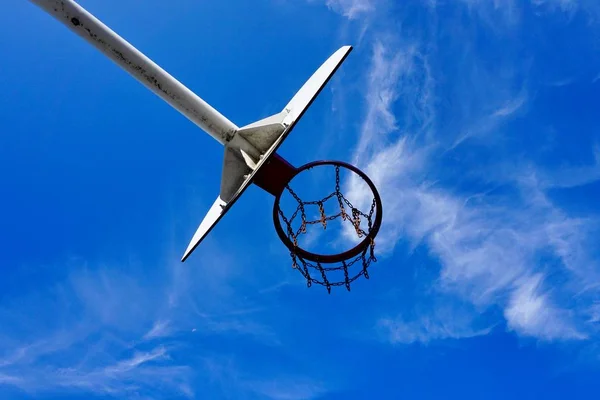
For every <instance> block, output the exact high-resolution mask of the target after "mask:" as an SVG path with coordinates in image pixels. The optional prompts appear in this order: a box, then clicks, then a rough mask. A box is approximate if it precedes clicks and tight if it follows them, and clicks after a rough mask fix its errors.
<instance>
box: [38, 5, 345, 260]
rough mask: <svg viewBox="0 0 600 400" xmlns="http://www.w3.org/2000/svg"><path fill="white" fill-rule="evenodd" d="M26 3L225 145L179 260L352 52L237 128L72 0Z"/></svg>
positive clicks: (334, 59) (332, 60)
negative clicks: (211, 196) (209, 201)
mask: <svg viewBox="0 0 600 400" xmlns="http://www.w3.org/2000/svg"><path fill="white" fill-rule="evenodd" d="M30 1H31V2H32V3H34V4H36V5H38V6H39V7H41V8H42V9H43V10H45V11H46V12H48V13H49V14H50V15H52V16H53V17H54V18H56V19H57V20H58V21H60V22H61V23H63V24H64V25H65V26H67V27H68V28H69V29H70V30H72V31H73V32H75V33H76V34H77V35H79V36H80V37H82V38H83V39H85V40H86V41H87V42H89V43H90V44H92V45H93V46H94V47H96V48H97V49H98V50H100V51H101V52H102V53H103V54H105V55H106V56H107V57H109V58H110V59H111V60H112V61H114V62H115V63H116V64H117V65H118V66H120V67H121V68H123V69H124V70H125V71H127V72H128V73H129V74H131V75H132V76H133V77H134V78H136V79H137V80H138V81H140V82H141V83H142V84H144V85H145V86H146V87H148V88H149V89H150V90H152V92H154V93H155V94H157V95H158V96H160V97H161V98H162V99H163V100H165V101H166V102H167V103H169V104H170V105H171V106H172V107H174V108H175V109H177V110H178V111H179V112H181V113H182V114H183V115H185V116H186V117H187V118H188V119H190V120H191V121H192V122H193V123H195V124H196V125H198V126H199V127H200V128H202V129H203V130H204V131H206V132H207V133H208V134H209V135H211V136H212V137H213V138H215V139H216V140H218V141H219V142H220V143H221V144H224V145H225V154H224V159H223V171H222V176H221V189H220V192H219V196H218V197H217V200H216V201H215V202H214V204H213V205H212V207H211V208H210V210H209V211H208V213H207V214H206V216H205V217H204V219H203V220H202V223H201V224H200V226H199V227H198V229H197V230H196V233H195V234H194V237H193V238H192V241H191V242H190V244H189V246H188V247H187V249H186V251H185V253H184V255H183V258H182V260H181V261H185V259H186V258H187V257H189V255H190V254H191V253H192V251H194V249H195V248H196V247H197V246H198V245H199V244H200V242H201V241H202V240H203V239H204V238H205V237H206V235H207V234H208V233H209V232H210V231H211V230H212V228H213V227H214V226H215V225H216V224H217V222H219V220H220V219H221V218H222V217H223V216H224V215H225V213H226V212H227V211H228V210H229V209H230V208H231V206H232V205H233V204H234V203H235V201H236V200H237V199H238V198H239V197H240V196H241V195H242V193H243V192H244V191H245V190H246V188H247V187H248V186H249V185H250V183H251V182H252V178H253V177H254V175H255V174H256V173H257V171H258V170H259V169H260V167H261V166H262V165H264V163H265V162H266V161H267V160H268V159H269V157H270V156H271V155H272V154H273V153H274V152H275V151H276V150H277V148H279V146H280V145H281V143H282V142H283V140H285V138H286V137H287V135H288V134H289V133H290V132H291V131H292V129H293V128H294V126H295V124H296V122H298V120H299V119H300V118H301V117H302V115H303V114H304V112H305V111H306V110H307V108H308V107H309V106H310V104H311V103H312V102H313V100H314V99H315V97H316V96H317V95H318V94H319V92H320V91H321V89H322V88H323V87H324V86H325V84H326V83H327V82H328V81H329V79H330V78H331V76H332V75H333V74H334V73H335V71H336V70H337V68H338V67H339V66H340V65H341V64H342V62H343V61H344V60H345V59H346V57H347V56H348V54H349V53H350V51H351V50H352V47H351V46H344V47H342V48H340V49H339V50H338V51H336V52H335V53H334V54H333V55H332V56H331V57H329V58H328V59H327V61H325V63H323V65H321V67H320V68H319V69H318V70H317V71H316V72H315V73H314V74H313V75H312V76H311V77H310V79H309V80H308V81H307V82H306V83H305V84H304V85H303V86H302V88H301V89H300V90H299V91H298V93H296V95H295V96H294V97H293V98H292V100H290V102H289V103H288V104H287V105H286V106H285V108H284V109H283V110H282V111H281V112H280V113H278V114H275V115H272V116H270V117H268V118H265V119H262V120H260V121H257V122H255V123H252V124H250V125H247V126H245V127H242V128H241V129H240V128H238V127H237V126H236V125H235V124H234V123H232V122H231V121H229V120H228V119H227V118H226V117H224V116H223V115H221V114H220V113H219V112H218V111H217V110H215V109H214V108H212V107H211V106H210V105H209V104H207V103H206V102H205V101H204V100H202V99H201V98H200V97H198V96H197V95H196V94H194V93H193V92H192V91H190V90H189V89H188V88H187V87H185V86H184V85H183V84H181V83H180V82H179V81H177V80H176V79H175V78H174V77H172V76H171V75H169V74H168V73H167V72H166V71H165V70H163V69H162V68H160V67H159V66H158V65H157V64H155V63H154V62H153V61H152V60H150V59H149V58H148V57H146V56H145V55H144V54H142V53H141V52H140V51H139V50H137V49H136V48H135V47H133V46H132V45H131V44H129V43H128V42H127V41H125V40H124V39H123V38H121V37H120V36H119V35H117V34H116V33H115V32H113V31H112V30H111V29H110V28H108V27H107V26H106V25H104V24H103V23H102V22H100V21H99V20H98V19H97V18H96V17H94V16H93V15H92V14H90V13H89V12H88V11H86V10H85V9H84V8H83V7H81V6H80V5H78V4H77V3H75V2H74V1H73V0H30Z"/></svg>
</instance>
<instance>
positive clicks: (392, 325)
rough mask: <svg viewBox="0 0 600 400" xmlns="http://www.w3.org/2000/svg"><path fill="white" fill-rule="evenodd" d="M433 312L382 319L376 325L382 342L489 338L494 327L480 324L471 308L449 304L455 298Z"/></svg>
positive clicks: (420, 310) (427, 311) (432, 310)
mask: <svg viewBox="0 0 600 400" xmlns="http://www.w3.org/2000/svg"><path fill="white" fill-rule="evenodd" d="M446 301H447V302H440V303H442V304H437V305H434V306H433V307H431V309H419V310H418V311H417V312H416V313H415V314H418V315H417V316H415V317H413V318H406V317H404V316H402V315H400V316H395V317H384V318H381V319H380V320H379V321H378V323H377V325H378V329H379V331H380V333H382V335H383V340H384V341H385V342H389V343H392V344H411V343H416V342H418V343H425V344H427V343H429V342H432V341H438V340H444V339H463V338H472V337H476V336H482V335H487V334H488V333H489V332H490V331H491V330H492V326H488V325H486V324H485V323H484V322H480V321H477V313H476V312H474V310H471V309H470V308H469V307H464V306H463V307H460V306H454V305H450V304H453V303H454V302H453V301H452V299H446ZM444 303H445V304H444Z"/></svg>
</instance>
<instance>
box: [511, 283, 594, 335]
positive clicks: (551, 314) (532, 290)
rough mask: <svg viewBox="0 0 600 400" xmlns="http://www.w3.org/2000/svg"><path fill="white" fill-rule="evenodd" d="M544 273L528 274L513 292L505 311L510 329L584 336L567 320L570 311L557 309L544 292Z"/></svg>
mask: <svg viewBox="0 0 600 400" xmlns="http://www.w3.org/2000/svg"><path fill="white" fill-rule="evenodd" d="M542 279H543V276H542V274H535V275H532V276H529V277H525V278H523V279H522V281H520V282H518V285H517V288H516V290H515V291H513V292H512V294H511V296H510V301H509V303H508V306H507V307H506V309H505V310H504V315H505V316H506V320H507V323H508V327H509V328H510V329H514V330H516V331H518V332H519V333H520V334H522V335H527V336H533V337H538V338H543V339H546V340H552V339H585V338H586V335H584V334H582V333H580V332H578V331H577V330H575V329H574V328H573V327H572V326H571V324H570V323H569V321H568V315H567V312H565V311H563V310H559V309H556V308H555V307H554V306H553V305H552V304H551V303H550V300H549V298H548V296H547V294H544V293H543V292H542V288H541V286H542Z"/></svg>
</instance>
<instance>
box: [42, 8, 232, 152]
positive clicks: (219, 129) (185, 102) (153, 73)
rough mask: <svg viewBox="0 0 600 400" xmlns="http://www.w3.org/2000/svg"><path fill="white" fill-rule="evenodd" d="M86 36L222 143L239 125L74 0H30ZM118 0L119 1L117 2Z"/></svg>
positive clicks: (90, 41)
mask: <svg viewBox="0 0 600 400" xmlns="http://www.w3.org/2000/svg"><path fill="white" fill-rule="evenodd" d="M30 1H31V2H32V3H34V4H36V5H37V6H39V7H40V8H42V9H43V10H44V11H46V12H47V13H48V14H50V15H52V16H53V17H54V18H56V19H57V20H58V21H60V22H61V23H62V24H63V25H65V26H66V27H67V28H69V29H70V30H71V31H73V32H75V33H76V34H77V35H79V36H80V37H82V38H83V39H85V40H86V41H87V42H88V43H90V44H91V45H93V46H94V47H96V48H97V49H98V50H100V51H101V52H102V53H103V54H104V55H106V56H107V57H108V58H110V59H111V60H112V61H114V62H115V63H116V64H117V65H118V66H119V67H121V68H122V69H124V70H125V71H127V72H128V73H129V74H130V75H132V76H133V77H134V78H136V79H137V80H138V81H140V82H141V83H142V84H144V86H146V87H147V88H148V89H150V90H151V91H152V92H154V93H155V94H157V95H158V96H160V97H161V98H162V99H163V100H165V101H166V102H167V103H169V104H170V105H171V106H172V107H173V108H175V109H176V110H177V111H179V112H180V113H182V114H183V115H185V116H186V117H187V118H188V119H189V120H190V121H192V122H193V123H194V124H196V125H197V126H198V127H200V128H202V129H203V130H204V131H206V132H207V133H208V134H210V135H211V136H212V137H214V138H215V139H216V140H218V141H219V142H220V143H222V144H224V143H226V142H228V141H229V140H231V138H233V136H234V135H235V133H236V132H237V130H238V129H239V128H238V127H237V126H236V125H235V124H234V123H232V122H231V121H229V120H228V119H227V118H226V117H225V116H223V115H222V114H221V113H219V112H218V111H217V110H215V109H214V108H213V107H211V106H210V105H209V104H208V103H206V102H205V101H204V100H202V99H201V98H200V97H198V96H197V95H196V94H194V93H193V92H192V91H191V90H190V89H188V88H187V87H185V86H184V85H183V84H182V83H181V82H179V81H178V80H177V79H175V78H174V77H173V76H171V75H170V74H169V73H168V72H166V71H165V70H164V69H162V68H161V67H159V66H158V65H157V64H156V63H154V62H153V61H152V60H150V59H149V58H148V57H146V56H145V55H144V54H142V53H141V52H140V51H139V50H138V49H136V48H135V47H134V46H132V45H131V44H130V43H128V42H127V41H126V40H125V39H123V38H122V37H120V36H119V35H118V34H117V33H115V32H114V31H112V30H111V29H110V28H109V27H108V26H106V25H104V24H103V23H102V22H101V21H100V20H98V19H97V18H96V17H94V16H93V15H92V14H90V13H89V12H88V11H86V10H85V9H84V8H83V7H81V6H80V5H79V4H77V3H76V2H74V1H72V0H30ZM115 4H116V2H115Z"/></svg>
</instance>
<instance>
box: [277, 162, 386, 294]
mask: <svg viewBox="0 0 600 400" xmlns="http://www.w3.org/2000/svg"><path fill="white" fill-rule="evenodd" d="M335 183H336V185H335V191H334V192H333V193H331V194H329V195H328V196H326V197H324V198H323V199H321V200H317V201H303V200H302V199H300V198H299V197H298V195H297V194H296V193H295V192H294V190H293V189H292V188H291V187H290V186H289V184H288V185H286V187H285V189H286V190H287V191H288V192H289V193H290V195H291V196H292V197H293V198H294V199H295V200H296V202H297V203H298V206H297V207H296V209H295V211H294V212H293V214H292V215H291V216H290V217H289V218H287V217H286V216H285V215H284V214H283V211H282V210H281V208H280V209H279V210H278V213H279V216H280V218H281V220H282V221H283V223H284V224H283V226H284V229H285V230H286V234H287V236H288V238H289V239H290V241H291V242H292V244H293V246H294V248H293V249H290V255H291V257H292V268H294V269H297V270H298V271H300V273H301V274H302V276H304V278H305V279H306V284H307V286H308V287H311V286H312V284H313V283H316V284H318V285H323V286H325V287H326V288H327V292H328V293H331V288H332V287H333V286H342V285H343V286H345V287H346V289H347V290H348V291H350V284H351V283H352V282H354V281H355V280H356V279H358V278H360V277H361V276H364V277H365V278H366V279H369V272H368V268H369V266H370V265H371V263H372V262H376V261H377V258H376V257H375V240H374V237H373V236H371V237H370V240H369V241H367V243H366V245H365V247H364V249H363V250H362V251H361V252H360V253H359V254H358V255H357V256H354V257H350V258H349V259H346V260H342V261H340V262H339V263H334V264H339V265H334V266H330V265H331V263H322V262H318V261H317V262H315V261H310V260H306V259H305V258H303V257H302V256H301V255H300V254H298V253H297V252H296V249H299V248H300V246H299V245H298V239H299V238H300V237H301V235H304V234H306V233H307V230H306V228H307V226H311V225H316V224H321V225H322V227H323V229H327V223H328V222H330V221H333V220H336V219H341V221H342V222H343V223H347V224H351V225H352V229H353V231H355V232H356V235H357V237H358V238H359V239H362V238H365V237H367V236H369V234H370V232H371V230H372V228H373V218H374V214H375V209H376V205H377V203H376V200H375V198H374V199H373V202H372V203H371V208H370V210H369V212H368V213H365V212H363V211H361V210H359V209H358V208H356V207H355V206H354V205H353V204H352V203H351V202H350V200H348V199H347V198H346V197H345V196H344V194H343V193H342V192H341V191H340V167H339V166H338V165H336V166H335ZM328 201H333V202H337V204H336V207H335V208H336V209H338V210H339V211H338V212H337V213H335V214H333V215H329V216H327V215H326V213H325V204H326V203H327V202H328ZM307 206H317V207H318V209H319V214H320V217H319V218H318V219H315V220H310V219H308V217H307V215H306V207H307ZM298 219H299V220H300V227H299V228H298V229H294V228H293V226H292V225H293V223H294V221H297V220H298ZM363 220H364V221H365V222H366V225H367V226H368V231H367V232H365V231H364V230H363V229H362V227H361V225H362V222H363ZM326 265H327V266H326ZM357 266H358V268H357ZM352 267H354V268H352ZM350 271H357V272H354V273H353V274H352V273H351V272H350ZM334 272H335V273H336V274H339V275H340V276H341V273H343V277H344V278H343V280H337V278H336V279H333V278H332V274H333V273H334Z"/></svg>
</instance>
